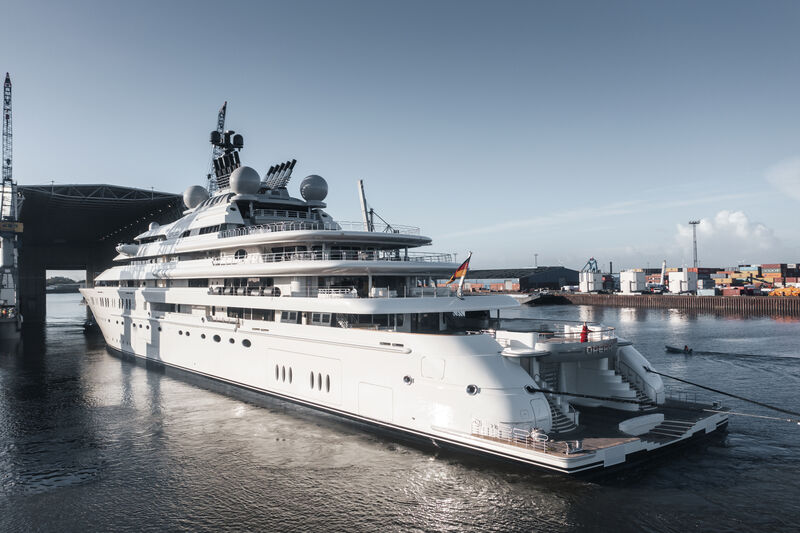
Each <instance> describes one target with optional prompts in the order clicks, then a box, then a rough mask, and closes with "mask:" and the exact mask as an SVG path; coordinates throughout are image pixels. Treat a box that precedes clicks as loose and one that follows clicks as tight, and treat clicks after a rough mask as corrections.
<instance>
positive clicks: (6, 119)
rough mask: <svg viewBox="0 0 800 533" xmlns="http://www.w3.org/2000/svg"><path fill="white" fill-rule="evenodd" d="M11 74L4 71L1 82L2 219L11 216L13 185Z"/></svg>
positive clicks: (0, 207)
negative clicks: (3, 79)
mask: <svg viewBox="0 0 800 533" xmlns="http://www.w3.org/2000/svg"><path fill="white" fill-rule="evenodd" d="M11 141H12V133H11V76H9V74H8V72H6V81H5V83H4V84H3V182H2V193H0V216H1V217H2V218H3V220H8V219H10V218H12V217H13V215H14V213H12V209H11V207H12V202H13V194H14V187H13V186H12V185H13V182H12V180H11V148H12V142H11Z"/></svg>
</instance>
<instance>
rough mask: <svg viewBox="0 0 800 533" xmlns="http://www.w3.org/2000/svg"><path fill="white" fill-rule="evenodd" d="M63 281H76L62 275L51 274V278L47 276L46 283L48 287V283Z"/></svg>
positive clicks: (60, 283)
mask: <svg viewBox="0 0 800 533" xmlns="http://www.w3.org/2000/svg"><path fill="white" fill-rule="evenodd" d="M64 283H78V282H77V281H75V280H74V279H70V278H65V277H64V276H53V277H52V278H47V282H46V285H47V286H48V287H49V286H50V285H63V284H64Z"/></svg>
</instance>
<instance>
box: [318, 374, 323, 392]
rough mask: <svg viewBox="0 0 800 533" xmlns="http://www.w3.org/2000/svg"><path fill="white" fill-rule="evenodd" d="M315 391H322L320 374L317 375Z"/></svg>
mask: <svg viewBox="0 0 800 533" xmlns="http://www.w3.org/2000/svg"><path fill="white" fill-rule="evenodd" d="M317 390H322V374H317Z"/></svg>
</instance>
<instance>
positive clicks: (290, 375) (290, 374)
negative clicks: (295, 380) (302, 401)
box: [289, 367, 292, 383]
mask: <svg viewBox="0 0 800 533" xmlns="http://www.w3.org/2000/svg"><path fill="white" fill-rule="evenodd" d="M291 382H292V367H289V383H291Z"/></svg>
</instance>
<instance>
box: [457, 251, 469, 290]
mask: <svg viewBox="0 0 800 533" xmlns="http://www.w3.org/2000/svg"><path fill="white" fill-rule="evenodd" d="M471 257H472V252H470V253H469V255H468V256H467V260H466V261H464V263H466V264H467V268H465V269H464V274H463V275H462V276H461V279H459V280H458V290H457V291H456V296H457V297H458V298H461V287H463V286H464V278H466V277H467V271H468V270H469V260H470V258H471Z"/></svg>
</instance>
